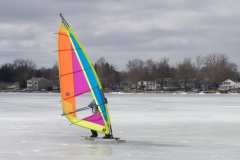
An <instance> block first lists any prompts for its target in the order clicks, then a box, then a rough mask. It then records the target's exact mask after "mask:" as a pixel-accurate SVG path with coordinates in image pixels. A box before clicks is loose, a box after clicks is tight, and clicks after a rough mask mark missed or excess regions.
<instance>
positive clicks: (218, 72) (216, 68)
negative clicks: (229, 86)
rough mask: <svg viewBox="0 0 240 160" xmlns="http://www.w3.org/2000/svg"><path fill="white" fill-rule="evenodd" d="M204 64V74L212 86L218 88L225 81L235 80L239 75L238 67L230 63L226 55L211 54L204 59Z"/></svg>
mask: <svg viewBox="0 0 240 160" xmlns="http://www.w3.org/2000/svg"><path fill="white" fill-rule="evenodd" d="M204 64H205V67H203V69H202V72H203V73H204V75H205V77H206V80H207V82H208V83H210V84H211V85H215V86H217V87H218V86H219V85H220V84H221V82H223V81H224V80H226V79H228V78H230V79H235V77H236V75H237V65H236V64H235V63H231V62H229V61H228V57H227V56H226V55H225V54H211V55H209V56H207V57H205V58H204Z"/></svg>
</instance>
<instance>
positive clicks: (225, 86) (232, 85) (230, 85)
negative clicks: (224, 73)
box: [219, 79, 240, 90]
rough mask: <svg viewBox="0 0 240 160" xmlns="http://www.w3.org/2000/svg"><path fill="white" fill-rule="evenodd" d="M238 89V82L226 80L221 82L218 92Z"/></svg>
mask: <svg viewBox="0 0 240 160" xmlns="http://www.w3.org/2000/svg"><path fill="white" fill-rule="evenodd" d="M238 88H240V83H239V82H234V81H232V80H231V79H227V80H225V81H223V82H222V84H221V85H220V86H219V90H229V89H238Z"/></svg>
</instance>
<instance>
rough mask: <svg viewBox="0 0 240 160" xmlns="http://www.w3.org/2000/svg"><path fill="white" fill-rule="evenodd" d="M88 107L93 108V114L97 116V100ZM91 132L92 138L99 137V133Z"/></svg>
mask: <svg viewBox="0 0 240 160" xmlns="http://www.w3.org/2000/svg"><path fill="white" fill-rule="evenodd" d="M88 107H91V108H92V113H93V114H97V113H98V106H97V104H96V103H95V100H92V101H91V102H90V103H89V105H88ZM91 132H92V135H91V136H90V137H97V136H98V133H97V131H95V130H92V129H91Z"/></svg>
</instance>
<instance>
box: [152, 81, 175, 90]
mask: <svg viewBox="0 0 240 160" xmlns="http://www.w3.org/2000/svg"><path fill="white" fill-rule="evenodd" d="M156 82H159V83H160V82H161V79H160V78H158V79H156ZM162 84H163V87H162V88H163V89H164V90H172V89H177V88H178V85H177V83H176V82H175V81H174V80H173V79H172V78H164V79H163V83H162ZM160 86H161V83H160Z"/></svg>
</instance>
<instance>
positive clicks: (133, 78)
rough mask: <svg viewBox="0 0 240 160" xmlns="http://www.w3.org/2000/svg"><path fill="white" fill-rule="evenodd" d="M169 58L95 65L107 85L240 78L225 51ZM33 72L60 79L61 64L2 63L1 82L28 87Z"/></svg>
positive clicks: (216, 83)
mask: <svg viewBox="0 0 240 160" xmlns="http://www.w3.org/2000/svg"><path fill="white" fill-rule="evenodd" d="M169 61H170V59H169V58H167V57H162V58H160V59H157V60H153V59H147V60H145V61H143V60H141V59H138V58H136V59H132V60H129V61H128V62H127V64H126V68H127V70H126V71H117V70H116V68H115V66H114V65H113V64H110V63H109V62H107V61H106V59H105V58H104V57H101V58H99V59H98V60H97V61H96V62H95V63H94V64H93V65H94V67H95V70H96V72H97V74H98V76H99V79H100V81H101V83H102V85H103V87H111V86H113V85H120V82H121V81H123V80H129V81H130V82H132V83H133V84H136V83H137V82H139V81H157V82H158V83H159V84H160V86H161V89H162V87H163V83H164V79H165V78H171V79H172V80H174V81H176V82H177V81H179V80H181V81H183V82H184V84H185V87H186V86H187V83H188V82H189V81H190V80H192V79H198V80H199V81H200V82H201V83H202V84H208V85H211V86H216V87H218V86H219V85H221V83H222V82H223V81H224V80H226V79H231V80H234V81H239V78H240V75H239V72H238V67H237V65H236V64H235V63H233V62H230V61H229V58H228V57H227V56H226V55H225V54H210V55H208V56H205V57H204V56H201V55H199V56H197V57H196V58H195V59H191V58H184V59H183V60H182V61H180V62H178V63H176V64H175V65H171V64H170V63H169ZM33 76H34V77H44V78H46V79H49V80H56V79H57V78H58V65H57V63H55V64H54V65H53V67H51V68H45V67H41V68H39V69H38V68H37V65H36V63H35V62H34V61H32V60H25V59H16V60H14V61H13V63H5V64H3V65H1V66H0V82H19V84H20V88H26V81H27V80H28V79H30V78H32V77H33Z"/></svg>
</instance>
